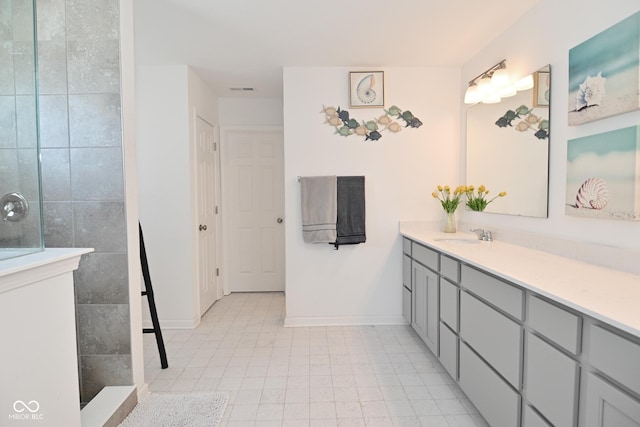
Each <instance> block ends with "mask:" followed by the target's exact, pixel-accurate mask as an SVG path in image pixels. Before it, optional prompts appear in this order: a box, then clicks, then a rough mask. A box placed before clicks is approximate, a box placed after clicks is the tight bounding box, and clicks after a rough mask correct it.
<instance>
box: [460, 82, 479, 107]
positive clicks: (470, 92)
mask: <svg viewBox="0 0 640 427" xmlns="http://www.w3.org/2000/svg"><path fill="white" fill-rule="evenodd" d="M478 102H480V96H478V86H476V84H475V83H473V84H472V85H471V86H469V87H468V88H467V91H466V92H465V94H464V103H465V104H476V103H478Z"/></svg>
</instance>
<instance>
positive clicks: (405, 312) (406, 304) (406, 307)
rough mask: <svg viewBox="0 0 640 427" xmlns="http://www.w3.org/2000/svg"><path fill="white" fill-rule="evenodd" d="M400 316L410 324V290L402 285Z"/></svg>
mask: <svg viewBox="0 0 640 427" xmlns="http://www.w3.org/2000/svg"><path fill="white" fill-rule="evenodd" d="M402 316H403V317H404V318H405V320H406V321H407V322H409V324H411V291H410V290H409V289H407V288H405V287H404V286H403V287H402Z"/></svg>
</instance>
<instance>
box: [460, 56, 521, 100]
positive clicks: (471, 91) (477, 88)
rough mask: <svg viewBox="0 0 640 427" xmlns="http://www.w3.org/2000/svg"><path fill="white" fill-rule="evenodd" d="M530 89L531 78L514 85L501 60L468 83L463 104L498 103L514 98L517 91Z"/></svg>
mask: <svg viewBox="0 0 640 427" xmlns="http://www.w3.org/2000/svg"><path fill="white" fill-rule="evenodd" d="M532 87H533V77H532V76H531V75H528V76H527V77H525V78H524V79H521V80H519V81H518V82H517V83H515V84H514V83H513V82H512V81H511V77H510V76H509V72H508V71H507V60H506V59H503V60H502V61H500V62H498V63H497V64H496V65H494V66H493V67H491V68H489V69H488V70H485V71H484V72H483V73H482V74H479V75H478V76H476V77H475V78H473V79H472V80H471V81H470V82H469V87H468V88H467V91H466V92H465V94H464V103H465V104H476V103H478V102H484V103H485V104H492V103H496V102H500V100H501V99H502V98H507V97H509V96H514V95H515V94H516V93H517V91H519V90H526V89H531V88H532Z"/></svg>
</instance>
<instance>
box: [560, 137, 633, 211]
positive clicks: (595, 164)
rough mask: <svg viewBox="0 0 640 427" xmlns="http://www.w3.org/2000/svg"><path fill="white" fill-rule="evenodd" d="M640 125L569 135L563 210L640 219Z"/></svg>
mask: <svg viewBox="0 0 640 427" xmlns="http://www.w3.org/2000/svg"><path fill="white" fill-rule="evenodd" d="M638 168H640V126H632V127H628V128H623V129H618V130H614V131H610V132H605V133H600V134H596V135H590V136H586V137H582V138H576V139H572V140H570V141H569V142H568V145H567V193H566V208H565V212H566V214H567V215H571V216H581V217H589V218H609V219H624V220H636V221H637V220H640V171H639V170H638Z"/></svg>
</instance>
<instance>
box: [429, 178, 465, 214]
mask: <svg viewBox="0 0 640 427" xmlns="http://www.w3.org/2000/svg"><path fill="white" fill-rule="evenodd" d="M464 190H465V187H464V186H463V185H459V186H458V187H457V188H456V189H455V190H453V192H452V191H451V187H449V186H448V185H445V186H444V187H443V186H442V185H438V191H437V192H436V191H434V192H433V193H431V195H432V196H433V198H434V199H438V200H439V201H440V203H441V204H442V208H443V209H444V210H445V212H447V213H454V212H455V211H456V209H457V208H458V205H459V204H460V201H461V199H462V196H463V195H464Z"/></svg>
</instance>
